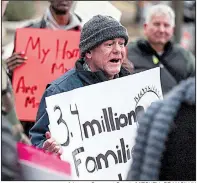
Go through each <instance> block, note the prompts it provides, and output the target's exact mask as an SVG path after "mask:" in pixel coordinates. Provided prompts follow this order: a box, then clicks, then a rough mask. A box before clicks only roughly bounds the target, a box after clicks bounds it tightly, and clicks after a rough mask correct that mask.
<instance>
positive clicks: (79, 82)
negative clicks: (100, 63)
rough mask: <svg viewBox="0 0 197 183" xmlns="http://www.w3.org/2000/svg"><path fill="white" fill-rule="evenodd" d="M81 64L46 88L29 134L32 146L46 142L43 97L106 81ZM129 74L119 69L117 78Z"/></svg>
mask: <svg viewBox="0 0 197 183" xmlns="http://www.w3.org/2000/svg"><path fill="white" fill-rule="evenodd" d="M83 63H84V60H83V59H80V60H78V61H77V62H76V65H75V68H74V69H72V70H70V71H68V72H66V73H65V74H64V75H63V76H61V77H60V78H58V79H57V80H55V81H53V82H52V83H51V84H49V85H48V86H47V89H46V90H45V92H44V94H43V96H42V99H41V101H40V106H39V109H38V112H37V117H36V122H35V125H34V126H33V127H32V128H31V130H30V132H29V134H30V137H31V142H32V144H33V145H35V146H37V147H39V148H42V146H43V142H44V141H45V140H46V138H45V133H46V132H47V131H49V128H48V125H49V119H48V114H47V111H46V103H45V97H48V96H51V95H55V94H58V93H62V92H67V91H70V90H73V89H76V88H80V87H83V86H87V85H91V84H96V83H100V82H104V81H107V80H108V79H107V78H106V76H105V75H104V73H103V72H102V71H98V72H90V71H85V70H84V69H83ZM129 74H130V73H129V72H128V71H127V70H126V69H124V68H121V71H120V73H119V77H123V76H127V75H129Z"/></svg>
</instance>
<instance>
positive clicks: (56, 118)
mask: <svg viewBox="0 0 197 183" xmlns="http://www.w3.org/2000/svg"><path fill="white" fill-rule="evenodd" d="M162 98H163V97H162V90H161V83H160V68H154V69H151V70H148V71H144V72H141V73H138V74H134V75H131V76H127V77H123V78H118V79H115V80H111V81H106V82H102V83H98V84H95V85H90V86H86V87H82V88H78V89H75V90H72V91H69V92H65V93H60V94H57V95H53V96H50V97H47V98H46V106H47V112H48V116H49V121H50V124H49V129H50V131H51V134H52V136H53V137H54V138H55V139H56V140H57V141H58V142H59V143H60V144H61V145H62V147H63V151H64V153H63V155H62V157H61V158H62V159H63V160H66V161H68V162H69V163H70V164H71V167H72V177H73V179H74V180H121V179H122V180H125V179H126V176H127V172H128V169H129V167H130V164H131V156H132V148H133V145H134V140H135V136H136V130H137V126H138V125H137V121H138V115H139V114H141V113H140V111H143V110H145V109H146V108H147V107H148V106H149V105H150V104H151V103H152V102H153V101H156V100H160V99H162Z"/></svg>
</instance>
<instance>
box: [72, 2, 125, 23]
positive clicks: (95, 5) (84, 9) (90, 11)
mask: <svg viewBox="0 0 197 183" xmlns="http://www.w3.org/2000/svg"><path fill="white" fill-rule="evenodd" d="M74 12H75V13H76V14H77V15H79V16H80V17H81V18H82V25H84V23H86V22H87V21H88V20H90V19H91V18H92V17H93V16H95V15H98V14H100V15H108V16H112V17H113V18H115V19H116V20H118V21H120V18H121V15H122V13H121V11H120V10H118V9H117V8H116V7H115V6H113V5H112V4H111V3H110V2H108V1H77V3H76V5H75V9H74Z"/></svg>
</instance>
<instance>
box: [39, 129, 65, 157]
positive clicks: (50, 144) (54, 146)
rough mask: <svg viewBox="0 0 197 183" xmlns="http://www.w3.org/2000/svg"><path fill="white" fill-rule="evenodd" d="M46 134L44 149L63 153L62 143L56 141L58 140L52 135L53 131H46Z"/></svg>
mask: <svg viewBox="0 0 197 183" xmlns="http://www.w3.org/2000/svg"><path fill="white" fill-rule="evenodd" d="M45 136H46V138H47V140H46V141H45V142H44V144H43V147H42V148H43V149H44V150H46V151H48V152H51V153H54V154H56V155H58V156H60V155H62V152H63V151H62V147H61V145H60V144H58V143H57V142H56V140H55V139H54V138H52V137H51V133H50V132H46V133H45Z"/></svg>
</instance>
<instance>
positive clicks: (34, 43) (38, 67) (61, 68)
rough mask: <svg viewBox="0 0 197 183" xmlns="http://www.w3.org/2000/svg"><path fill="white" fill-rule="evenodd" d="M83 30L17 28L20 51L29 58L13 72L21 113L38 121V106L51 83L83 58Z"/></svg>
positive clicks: (18, 48)
mask: <svg viewBox="0 0 197 183" xmlns="http://www.w3.org/2000/svg"><path fill="white" fill-rule="evenodd" d="M79 39H80V32H79V31H64V30H57V31H54V30H49V29H32V28H23V29H18V30H17V31H16V45H15V48H16V49H15V51H16V52H22V51H24V52H25V55H26V56H27V58H28V59H27V60H26V62H25V63H24V64H22V65H21V66H20V67H18V68H16V69H15V70H14V73H13V80H12V85H13V91H14V95H15V105H16V112H17V116H18V118H19V119H20V120H23V121H35V119H36V113H37V110H38V106H39V103H40V100H41V97H42V95H43V93H44V90H45V88H46V86H47V84H48V83H50V82H51V81H53V80H55V79H57V78H58V77H59V76H61V75H62V74H64V73H65V72H66V71H68V70H69V69H71V68H72V67H74V64H75V62H76V60H77V59H78V58H79V48H78V45H79Z"/></svg>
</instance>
